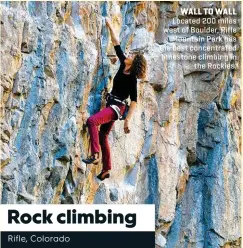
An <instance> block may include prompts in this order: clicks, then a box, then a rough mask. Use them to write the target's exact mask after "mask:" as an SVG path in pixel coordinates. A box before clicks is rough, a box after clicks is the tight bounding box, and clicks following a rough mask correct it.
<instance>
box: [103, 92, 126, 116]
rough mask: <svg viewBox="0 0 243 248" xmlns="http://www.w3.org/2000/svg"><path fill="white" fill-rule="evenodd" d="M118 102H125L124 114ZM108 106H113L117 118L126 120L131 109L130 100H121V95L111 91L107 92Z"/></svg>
mask: <svg viewBox="0 0 243 248" xmlns="http://www.w3.org/2000/svg"><path fill="white" fill-rule="evenodd" d="M117 104H123V105H126V107H125V111H124V113H123V114H121V110H120V108H119V107H118V106H117ZM106 106H107V107H108V106H109V107H111V108H112V109H113V110H114V111H115V112H116V114H117V118H116V120H118V119H119V120H125V119H126V116H127V113H128V111H129V105H128V102H127V100H123V101H122V100H121V99H120V98H119V97H117V96H115V95H113V94H111V93H107V95H106Z"/></svg>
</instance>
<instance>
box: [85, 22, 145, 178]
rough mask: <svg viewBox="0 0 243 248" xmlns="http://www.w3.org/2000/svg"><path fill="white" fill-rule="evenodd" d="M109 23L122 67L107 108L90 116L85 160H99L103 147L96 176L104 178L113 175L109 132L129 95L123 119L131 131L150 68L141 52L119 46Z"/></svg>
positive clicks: (125, 125) (90, 162) (92, 161)
mask: <svg viewBox="0 0 243 248" xmlns="http://www.w3.org/2000/svg"><path fill="white" fill-rule="evenodd" d="M106 26H107V27H108V29H109V31H110V35H111V40H112V43H113V46H114V49H115V51H116V55H117V57H118V58H119V61H120V67H119V70H118V72H117V73H116V75H115V77H114V79H113V88H112V91H111V93H110V94H108V98H107V103H106V108H104V109H103V110H101V111H100V112H98V113H96V114H94V115H92V116H90V117H89V118H88V120H87V126H88V130H89V134H90V142H91V156H89V157H87V158H86V159H83V160H82V161H83V162H85V163H86V164H98V162H99V151H100V147H101V151H102V163H103V169H102V171H101V172H100V174H99V175H98V176H97V178H98V179H100V180H102V181H103V180H104V179H105V178H109V177H110V170H111V155H110V148H109V144H108V135H109V133H110V131H111V129H112V126H113V124H114V122H115V120H117V119H118V118H119V117H120V116H122V115H123V114H124V112H125V109H126V99H127V98H128V97H129V96H130V99H131V103H130V107H129V111H128V113H127V116H126V118H125V120H124V132H125V133H130V126H129V120H130V119H131V117H132V114H133V112H134V110H135V108H136V104H137V79H141V78H145V76H146V69H147V62H146V60H145V58H144V56H143V55H142V54H134V53H129V56H127V57H126V56H125V55H124V53H123V51H122V49H121V47H120V42H119V39H118V38H117V37H116V36H115V33H114V30H113V27H112V25H111V22H110V20H109V19H108V18H106ZM99 125H101V126H100V132H99V133H98V126H99Z"/></svg>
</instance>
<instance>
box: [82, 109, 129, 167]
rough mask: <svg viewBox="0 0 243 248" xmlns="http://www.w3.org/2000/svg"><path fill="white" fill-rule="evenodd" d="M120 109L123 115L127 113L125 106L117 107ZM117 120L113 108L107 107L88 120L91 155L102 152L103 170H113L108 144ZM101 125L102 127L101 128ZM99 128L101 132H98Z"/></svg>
mask: <svg viewBox="0 0 243 248" xmlns="http://www.w3.org/2000/svg"><path fill="white" fill-rule="evenodd" d="M117 106H118V107H119V108H120V112H121V114H123V113H124V111H125V105H123V104H120V105H117ZM116 119H117V114H116V112H115V110H113V109H112V108H111V107H106V108H104V109H102V110H101V111H100V112H98V113H96V114H94V115H92V116H90V117H89V118H88V120H87V125H88V129H89V134H90V142H91V153H92V154H94V153H96V152H99V151H100V148H101V151H102V163H103V170H110V169H111V155H110V147H109V143H108V135H109V133H110V131H111V129H112V126H113V125H114V122H115V120H116ZM100 125H101V126H100ZM98 126H100V131H99V132H98Z"/></svg>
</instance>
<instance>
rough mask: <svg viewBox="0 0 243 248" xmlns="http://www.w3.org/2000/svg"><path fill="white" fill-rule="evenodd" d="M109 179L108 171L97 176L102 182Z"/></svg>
mask: <svg viewBox="0 0 243 248" xmlns="http://www.w3.org/2000/svg"><path fill="white" fill-rule="evenodd" d="M109 177H110V171H103V170H102V171H101V173H100V174H99V175H98V176H97V178H98V179H100V180H101V181H103V180H104V179H106V178H109Z"/></svg>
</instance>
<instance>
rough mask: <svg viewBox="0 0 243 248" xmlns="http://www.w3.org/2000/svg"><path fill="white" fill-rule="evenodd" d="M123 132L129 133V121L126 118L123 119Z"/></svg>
mask: <svg viewBox="0 0 243 248" xmlns="http://www.w3.org/2000/svg"><path fill="white" fill-rule="evenodd" d="M124 132H125V133H130V129H129V121H128V120H127V119H126V120H125V121H124Z"/></svg>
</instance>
